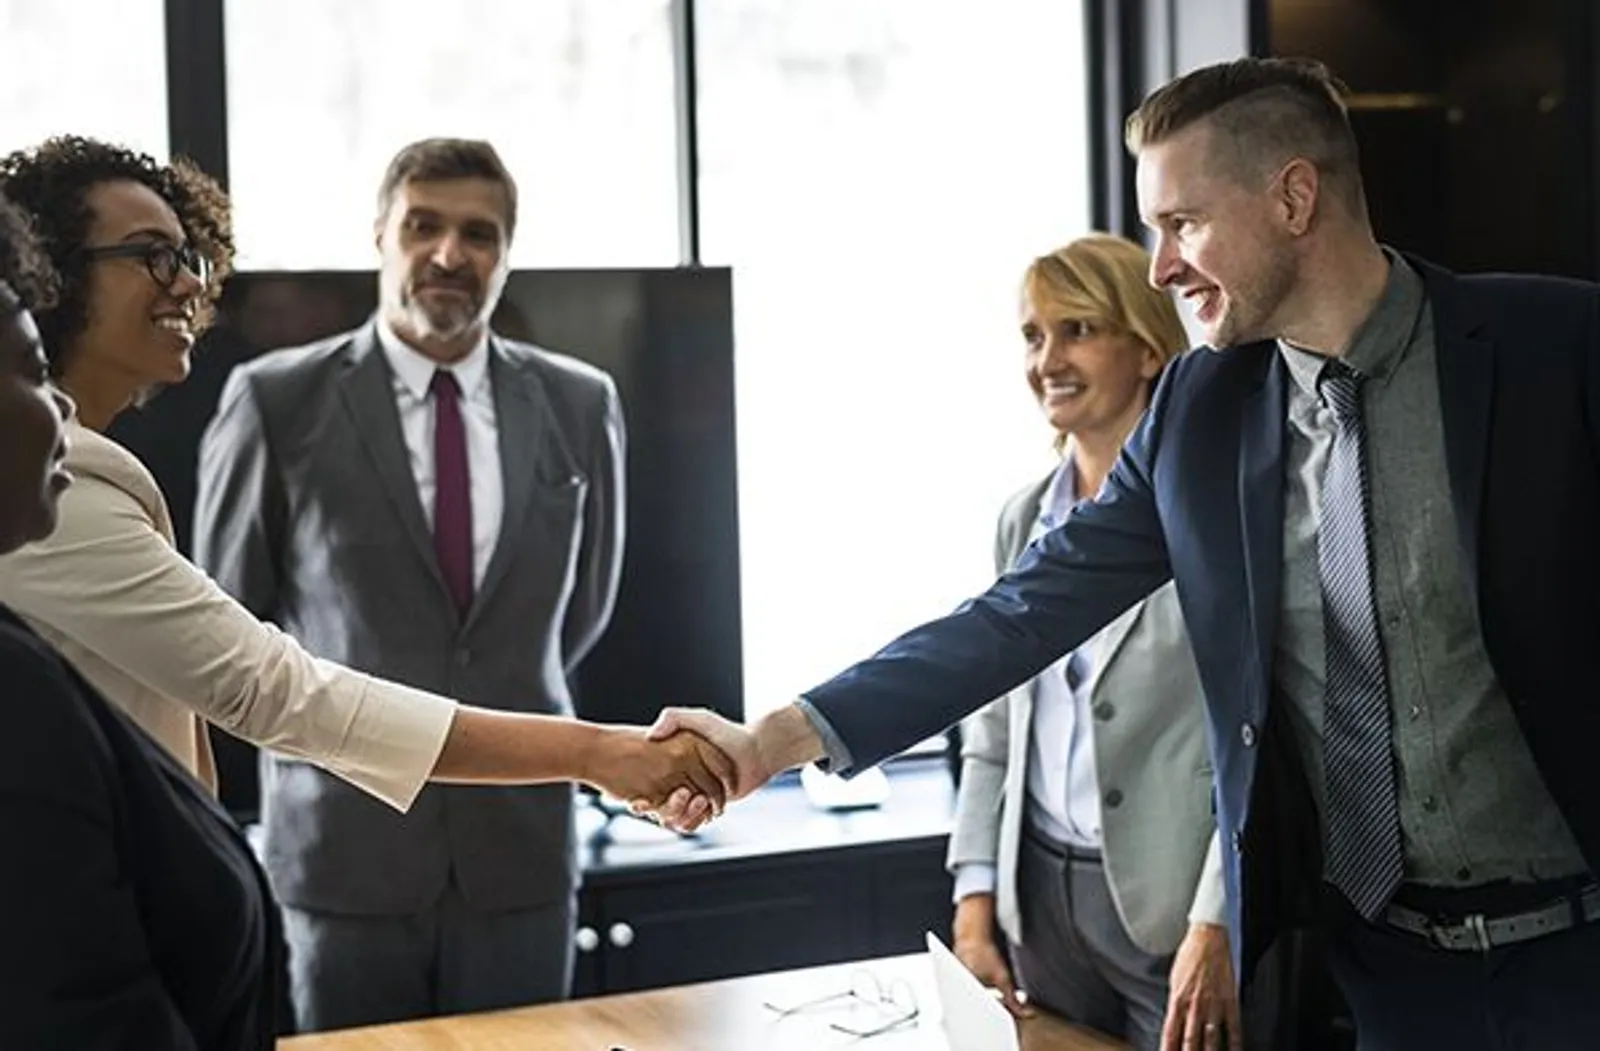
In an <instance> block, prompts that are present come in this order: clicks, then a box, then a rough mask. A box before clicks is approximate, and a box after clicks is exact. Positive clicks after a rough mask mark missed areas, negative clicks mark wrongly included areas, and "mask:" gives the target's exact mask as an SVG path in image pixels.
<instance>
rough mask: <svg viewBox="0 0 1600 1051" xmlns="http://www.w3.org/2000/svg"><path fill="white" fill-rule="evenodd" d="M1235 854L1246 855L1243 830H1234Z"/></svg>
mask: <svg viewBox="0 0 1600 1051" xmlns="http://www.w3.org/2000/svg"><path fill="white" fill-rule="evenodd" d="M1233 852H1234V853H1235V854H1243V853H1244V830H1243V829H1240V828H1236V829H1234V830H1233Z"/></svg>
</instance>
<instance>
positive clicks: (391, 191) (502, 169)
mask: <svg viewBox="0 0 1600 1051" xmlns="http://www.w3.org/2000/svg"><path fill="white" fill-rule="evenodd" d="M445 179H488V180H489V181H490V182H497V183H499V184H500V186H501V187H502V188H503V189H504V190H505V193H506V236H507V237H510V236H511V234H512V233H513V232H514V231H515V230H516V227H517V182H516V180H515V179H513V178H512V177H511V172H510V171H509V170H507V168H506V166H505V162H504V161H502V160H501V159H500V154H498V153H496V152H495V148H494V147H493V146H491V145H489V143H487V142H485V141H483V140H482V139H443V138H436V139H422V140H420V141H418V142H413V143H412V144H411V145H409V146H407V147H405V148H404V149H402V150H401V151H400V152H399V153H397V154H395V155H394V160H392V161H390V162H389V169H388V170H387V171H385V172H384V173H383V182H382V183H381V184H379V186H378V216H379V218H380V219H381V218H382V217H384V216H387V215H388V214H389V206H390V205H391V204H393V203H394V195H395V192H396V191H397V190H399V189H400V187H401V186H403V185H405V184H406V183H408V182H440V181H443V180H445Z"/></svg>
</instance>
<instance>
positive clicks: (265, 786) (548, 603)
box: [195, 323, 623, 915]
mask: <svg viewBox="0 0 1600 1051" xmlns="http://www.w3.org/2000/svg"><path fill="white" fill-rule="evenodd" d="M489 346H490V355H489V376H490V382H491V384H492V387H493V391H494V400H495V415H496V421H497V426H498V428H499V440H500V465H501V472H502V475H503V481H504V486H505V511H504V519H503V522H502V525H501V531H500V538H499V541H498V543H497V544H496V547H495V550H494V554H493V556H492V558H491V560H490V564H489V567H488V570H487V572H486V574H485V576H484V580H483V583H482V585H481V587H479V589H478V592H477V595H476V597H475V599H474V603H473V606H472V608H471V610H470V611H469V612H468V613H467V614H466V616H465V617H462V616H461V615H459V614H458V613H457V611H456V609H455V605H454V603H453V602H452V601H451V599H450V597H449V593H448V591H447V590H446V587H445V583H444V578H443V576H442V575H441V573H440V571H439V568H438V564H437V562H436V560H435V557H434V554H433V542H432V536H431V533H430V532H429V529H428V527H427V524H426V519H425V518H424V517H423V511H422V506H421V502H420V500H419V498H418V495H417V487H416V483H415V481H414V479H413V477H412V472H411V468H410V464H409V458H408V455H407V452H406V448H405V442H404V439H403V437H402V435H401V430H400V419H399V412H398V409H397V408H396V405H395V398H394V394H393V389H392V384H391V375H392V373H391V370H390V368H389V365H388V361H387V359H386V358H385V357H384V354H383V351H382V349H381V347H380V346H379V344H378V340H377V335H376V331H375V328H374V326H373V325H372V324H370V323H369V324H368V325H366V326H365V327H363V328H361V329H358V330H356V331H354V332H349V333H345V334H342V335H339V336H335V337H333V338H331V339H327V340H323V341H321V342H319V343H315V344H312V345H310V346H306V347H300V348H295V349H291V350H282V351H277V352H275V353H272V354H269V355H266V356H265V357H263V358H261V359H259V360H257V361H254V362H251V363H250V364H248V365H244V366H241V367H239V368H238V369H236V370H235V371H234V373H233V375H232V376H231V377H230V379H229V381H228V385H227V389H226V390H225V391H224V393H223V396H222V400H221V403H220V407H219V408H218V410H217V415H216V417H215V419H213V420H212V421H211V425H210V426H209V427H208V428H207V430H206V435H205V438H204V441H203V444H202V447H201V454H200V478H199V492H198V498H197V501H196V505H195V508H196V509H195V558H196V560H197V561H198V562H199V563H200V564H201V565H202V566H204V567H205V568H206V569H207V570H208V571H209V572H211V573H212V574H213V575H214V576H215V577H216V579H217V580H218V581H219V582H220V583H221V584H222V586H223V587H225V588H227V589H228V590H229V591H230V592H232V593H233V594H234V595H235V596H236V597H237V598H238V599H239V600H240V601H241V602H243V603H244V604H245V605H246V606H248V607H249V608H250V609H251V610H252V611H253V612H254V613H256V614H257V615H258V616H260V617H262V618H265V619H270V620H272V621H275V622H276V623H277V624H278V625H280V626H281V627H282V628H283V630H285V631H287V632H289V633H290V634H292V635H294V636H295V637H296V638H298V639H299V640H300V642H301V643H302V644H303V645H305V647H306V648H307V649H309V650H311V651H312V652H314V653H316V654H319V655H320V656H323V657H327V658H329V659H332V660H335V661H338V662H340V663H343V664H347V665H349V666H351V667H354V668H357V669H360V670H362V671H367V672H371V673H373V674H375V675H380V676H383V677H385V678H392V679H396V680H398V681H400V682H403V683H407V684H409V685H414V686H418V687H421V688H424V689H428V690H432V691H435V692H438V693H442V694H445V695H447V696H451V697H455V698H457V699H459V700H461V701H463V702H466V703H471V704H477V705H482V706H486V707H491V708H500V709H506V710H514V711H529V712H547V713H553V714H559V715H570V714H571V713H572V702H571V697H570V695H569V692H568V674H569V673H570V672H571V671H572V670H573V668H574V667H575V666H576V665H577V663H578V662H579V661H580V660H581V659H582V658H583V656H584V654H586V653H587V652H588V651H589V650H590V648H591V647H593V645H594V643H595V642H596V640H597V639H598V638H599V636H600V634H601V632H602V631H603V630H604V628H605V625H606V622H607V620H608V618H609V617H610V615H611V609H612V604H613V601H614V599H615V596H616V589H617V580H618V575H619V573H620V569H621V561H622V530H623V503H622V484H623V425H622V412H621V406H620V404H619V402H618V399H617V394H616V389H615V387H614V385H613V384H612V381H611V380H610V378H609V377H607V376H606V375H605V374H604V373H602V372H600V371H598V370H596V369H594V368H591V367H589V366H587V365H584V364H582V363H580V362H577V361H574V360H572V359H570V358H566V357H563V356H560V355H556V354H552V353H549V352H547V351H543V350H540V349H538V348H536V347H532V346H528V345H525V344H520V343H514V342H512V341H509V340H504V339H500V338H498V337H493V338H491V339H490V343H489ZM262 802H263V812H262V823H263V830H264V833H265V837H264V838H265V851H264V854H265V861H266V867H267V870H268V872H269V874H270V875H271V877H272V882H273V888H274V890H275V891H276V893H277V895H278V897H279V899H280V900H281V901H283V902H284V903H285V904H288V905H292V906H297V907H302V908H310V909H319V910H326V911H336V912H343V913H363V914H371V915H393V914H400V913H406V912H411V911H415V910H417V909H420V908H422V907H424V906H426V905H427V904H429V903H431V902H433V901H434V900H436V899H437V897H438V895H439V893H440V892H441V891H442V890H443V889H444V887H445V885H446V880H447V879H448V878H449V877H450V875H451V874H452V872H453V873H454V877H455V879H456V881H457V883H458V885H459V886H460V887H461V889H462V891H463V893H464V895H465V896H466V898H467V899H468V900H469V901H470V902H472V903H473V904H474V905H475V906H477V907H479V908H482V909H485V910H504V909H520V908H531V907H535V906H538V905H542V904H546V903H549V902H551V901H555V900H557V899H559V898H561V897H563V896H565V895H567V894H569V893H571V891H572V889H573V888H574V887H575V886H576V884H577V880H578V870H577V862H576V856H577V855H576V843H575V838H574V832H573V815H572V789H571V787H570V786H567V785H552V786H539V787H516V788H510V787H477V786H472V787H467V786H441V785H430V786H428V787H427V788H425V789H423V791H422V794H421V795H420V796H418V798H417V800H416V802H415V804H414V805H413V806H412V808H411V810H410V812H409V813H405V814H400V813H396V812H395V811H394V810H393V809H392V808H390V807H388V806H385V805H384V804H382V803H380V802H378V801H377V800H375V799H373V798H372V797H370V796H368V795H367V794H366V793H364V792H362V791H360V790H358V789H355V788H352V787H351V786H350V785H348V784H346V783H345V782H343V781H341V780H339V779H338V778H336V777H333V776H331V775H329V774H327V773H324V772H323V771H322V770H320V769H318V768H316V767H314V766H311V765H310V764H307V763H304V762H299V761H295V760H291V759H284V758H278V757H271V758H267V759H265V760H264V761H263V783H262Z"/></svg>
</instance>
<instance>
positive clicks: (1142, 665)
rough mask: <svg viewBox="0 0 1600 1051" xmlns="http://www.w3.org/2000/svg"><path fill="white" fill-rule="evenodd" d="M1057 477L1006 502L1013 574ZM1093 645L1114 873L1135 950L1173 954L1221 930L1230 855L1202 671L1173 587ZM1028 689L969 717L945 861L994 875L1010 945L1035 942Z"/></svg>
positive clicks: (1004, 544)
mask: <svg viewBox="0 0 1600 1051" xmlns="http://www.w3.org/2000/svg"><path fill="white" fill-rule="evenodd" d="M1049 484H1050V480H1049V478H1048V477H1047V478H1046V479H1045V480H1044V481H1042V482H1039V483H1037V484H1035V485H1031V486H1029V487H1028V488H1026V489H1024V490H1023V491H1022V492H1020V493H1017V494H1016V495H1015V496H1013V497H1012V498H1011V499H1010V500H1008V501H1007V502H1006V506H1005V509H1004V511H1002V512H1001V515H1000V525H999V530H998V532H997V535H996V537H995V566H996V569H997V571H999V572H1004V571H1005V570H1006V569H1008V568H1009V567H1010V566H1011V565H1012V564H1013V563H1014V562H1015V561H1016V559H1017V557H1018V556H1019V555H1021V554H1022V552H1023V550H1024V549H1025V548H1026V547H1027V544H1028V535H1029V533H1030V532H1031V531H1032V529H1033V524H1034V522H1035V521H1036V520H1037V518H1038V516H1039V503H1040V501H1041V500H1042V499H1043V498H1044V493H1045V490H1046V489H1047V488H1048V487H1049ZM1088 645H1091V646H1095V647H1097V648H1098V652H1099V654H1100V657H1099V662H1100V675H1099V678H1098V680H1097V681H1096V683H1095V685H1094V688H1093V693H1092V694H1091V695H1090V710H1091V711H1092V712H1093V714H1094V757H1095V765H1096V770H1097V772H1098V775H1099V780H1100V799H1101V805H1100V828H1101V837H1102V853H1103V857H1104V860H1105V868H1106V876H1107V877H1108V882H1109V883H1110V885H1111V896H1112V899H1113V900H1114V901H1115V902H1116V906H1117V913H1118V915H1119V916H1120V917H1121V919H1122V924H1123V926H1124V927H1125V928H1126V929H1127V931H1128V934H1129V935H1130V936H1131V937H1132V939H1133V941H1134V943H1135V944H1136V945H1138V946H1139V947H1140V948H1142V949H1144V950H1145V951H1146V952H1149V953H1153V954H1156V955H1166V954H1168V953H1171V952H1173V951H1174V950H1176V949H1177V947H1178V943H1179V942H1180V941H1182V940H1183V936H1184V933H1185V931H1186V930H1187V929H1188V922H1189V920H1190V919H1191V918H1192V919H1194V920H1195V921H1198V922H1208V923H1219V924H1220V923H1222V922H1224V906H1225V903H1226V898H1225V891H1224V889H1223V883H1222V854H1221V848H1220V845H1219V842H1218V839H1217V835H1216V824H1215V821H1214V819H1213V818H1212V812H1211V763H1210V759H1209V756H1208V754H1207V751H1206V740H1205V719H1204V715H1205V712H1204V707H1203V705H1202V702H1201V693H1200V680H1199V674H1198V672H1197V671H1196V669H1195V663H1194V656H1193V654H1192V653H1191V652H1190V650H1189V638H1188V634H1187V633H1186V632H1185V630H1184V626H1183V616H1182V614H1181V613H1180V611H1179V609H1178V597H1177V592H1176V591H1175V590H1174V588H1173V585H1172V584H1171V583H1170V582H1169V583H1168V584H1167V585H1166V586H1165V587H1163V588H1161V589H1160V590H1159V591H1156V592H1155V593H1154V594H1152V595H1151V596H1150V597H1149V598H1147V599H1145V600H1144V601H1143V602H1140V603H1138V604H1136V605H1135V606H1133V607H1132V608H1131V609H1129V610H1128V611H1127V612H1125V613H1123V614H1122V616H1120V617H1118V618H1117V619H1116V620H1114V621H1112V622H1111V623H1110V624H1108V625H1107V626H1106V627H1105V628H1104V629H1103V630H1102V631H1101V632H1100V634H1099V635H1097V636H1095V638H1094V639H1093V640H1091V642H1090V643H1088ZM1032 717H1033V693H1032V684H1031V683H1024V684H1022V685H1021V686H1019V687H1017V688H1016V689H1015V690H1013V691H1012V692H1011V693H1009V694H1007V695H1006V696H1004V697H1001V698H1000V699H998V700H996V701H994V702H993V703H991V704H989V705H988V706H987V707H985V708H983V709H981V710H980V711H978V712H976V713H974V714H973V715H971V716H969V717H968V718H967V719H966V720H965V721H963V723H962V735H963V745H962V767H961V788H960V791H959V792H958V794H957V800H956V819H955V828H954V831H952V833H951V835H950V853H949V864H950V867H951V869H952V870H953V869H954V868H955V867H956V866H957V865H960V864H962V863H964V862H986V863H988V864H992V865H996V866H997V867H998V883H997V886H996V905H995V912H996V916H997V918H998V920H999V922H1000V927H1001V929H1002V930H1004V931H1005V934H1006V937H1008V938H1010V939H1011V940H1012V941H1013V942H1021V941H1023V940H1024V938H1025V936H1026V933H1027V932H1026V930H1025V929H1024V926H1023V922H1022V913H1021V910H1020V908H1019V904H1018V901H1017V889H1016V888H1017V850H1018V846H1019V844H1020V842H1021V837H1022V824H1023V821H1024V814H1025V811H1026V809H1027V763H1028V744H1029V735H1030V732H1031V723H1032Z"/></svg>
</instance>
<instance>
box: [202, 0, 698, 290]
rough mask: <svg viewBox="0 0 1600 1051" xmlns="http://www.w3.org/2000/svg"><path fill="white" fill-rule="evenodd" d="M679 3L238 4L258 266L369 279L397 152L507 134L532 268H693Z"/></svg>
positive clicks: (244, 141)
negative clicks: (676, 65)
mask: <svg viewBox="0 0 1600 1051" xmlns="http://www.w3.org/2000/svg"><path fill="white" fill-rule="evenodd" d="M669 6H670V0H606V2H605V3H594V2H592V0H590V2H584V0H460V2H459V3H456V4H454V5H453V6H449V7H445V6H441V5H439V4H437V3H435V2H433V0H338V2H337V3H328V2H327V0H273V2H272V3H263V2H261V0H227V2H226V7H225V8H224V13H225V18H226V22H225V34H226V41H227V56H228V60H227V67H228V134H229V143H228V145H229V151H230V153H229V172H230V177H231V184H232V191H233V197H234V206H235V232H236V234H237V237H238V243H239V249H240V265H241V267H243V268H248V269H269V268H270V269H277V268H282V269H296V268H300V269H305V268H312V267H316V268H330V267H331V268H366V267H371V266H374V265H376V256H375V253H374V250H373V246H372V219H373V214H374V211H375V205H374V196H375V194H376V192H377V187H378V183H379V181H380V179H381V178H382V176H383V170H384V168H385V166H386V165H387V164H388V162H389V160H390V158H391V157H392V156H393V155H394V154H395V153H396V151H398V150H399V149H400V147H402V146H404V145H405V144H406V143H408V142H411V141H414V140H416V139H420V138H424V137H426V136H429V135H451V136H461V137H475V138H485V139H488V140H489V141H491V142H493V143H494V145H495V147H496V149H498V150H499V151H500V154H501V156H502V157H503V158H504V159H505V162H506V165H507V166H508V167H509V168H510V169H511V172H512V174H513V175H514V176H515V177H516V179H517V184H518V188H519V190H520V198H521V199H520V202H519V215H518V223H517V232H516V239H515V240H514V242H513V244H512V247H511V261H512V264H513V265H514V266H523V267H527V266H591V265H596V266H597V265H617V266H635V265H654V264H663V265H670V264H672V263H674V262H676V261H677V256H678V228H677V195H676V193H677V191H676V153H675V141H674V127H675V125H674V117H673V83H674V81H673V68H672V34H671V23H670V21H669V17H668V13H669Z"/></svg>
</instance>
